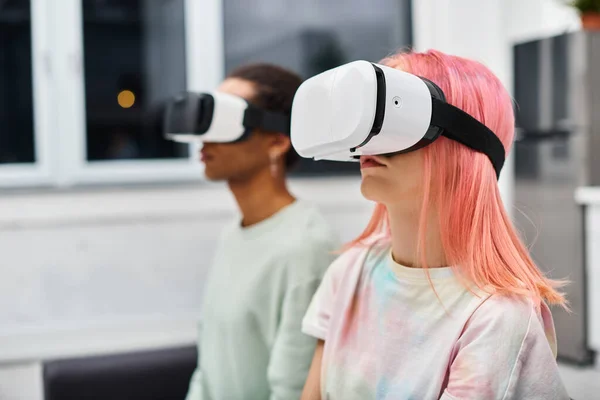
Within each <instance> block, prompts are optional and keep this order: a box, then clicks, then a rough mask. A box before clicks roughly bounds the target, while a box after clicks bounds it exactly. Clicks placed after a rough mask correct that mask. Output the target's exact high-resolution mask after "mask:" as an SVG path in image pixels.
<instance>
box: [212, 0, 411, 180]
mask: <svg viewBox="0 0 600 400" xmlns="http://www.w3.org/2000/svg"><path fill="white" fill-rule="evenodd" d="M223 3H224V26H225V31H224V35H225V68H226V72H229V71H231V70H232V69H233V68H236V67H237V66H239V65H241V64H245V63H248V62H257V61H266V62H271V63H275V64H278V65H281V66H283V67H287V68H290V69H292V70H294V71H295V72H297V73H299V74H300V75H302V76H303V77H304V78H308V77H310V76H312V75H315V74H317V73H320V72H322V71H324V70H327V69H329V68H333V67H336V66H338V65H341V64H344V63H346V62H349V61H354V60H358V59H363V60H369V61H378V60H380V59H382V58H383V57H385V56H386V55H387V54H389V53H391V52H393V51H395V50H397V49H399V48H403V47H407V46H408V45H410V44H411V40H412V39H411V30H412V28H411V25H410V21H411V19H410V12H411V11H410V0H372V1H365V0H328V1H319V2H317V1H309V0H296V1H282V0H253V1H252V2H251V5H249V4H248V3H249V2H248V1H247V0H223ZM323 171H327V172H331V173H336V174H342V173H343V174H346V173H347V174H354V173H358V171H359V167H358V163H351V162H324V161H319V162H314V161H311V160H307V159H302V162H301V165H300V166H299V168H298V169H297V170H296V171H295V173H294V174H295V175H311V174H322V173H323Z"/></svg>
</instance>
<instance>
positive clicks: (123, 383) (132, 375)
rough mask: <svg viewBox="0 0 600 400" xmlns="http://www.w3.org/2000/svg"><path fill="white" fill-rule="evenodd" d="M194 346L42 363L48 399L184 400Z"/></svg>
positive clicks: (194, 359) (192, 364)
mask: <svg viewBox="0 0 600 400" xmlns="http://www.w3.org/2000/svg"><path fill="white" fill-rule="evenodd" d="M196 363H197V351H196V347H195V346H187V347H180V348H171V349H160V350H152V351H142V352H134V353H127V354H114V355H103V356H95V357H84V358H74V359H64V360H53V361H48V362H45V363H44V365H43V381H44V399H45V400H75V399H77V400H137V399H144V400H183V399H184V398H185V396H186V393H187V390H188V386H189V382H190V378H191V376H192V374H193V372H194V369H195V367H196Z"/></svg>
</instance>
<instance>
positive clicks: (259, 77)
mask: <svg viewBox="0 0 600 400" xmlns="http://www.w3.org/2000/svg"><path fill="white" fill-rule="evenodd" d="M227 77H228V78H238V79H243V80H245V81H249V82H252V83H253V84H254V85H255V87H256V96H255V97H254V98H253V99H250V101H251V102H252V104H254V105H256V106H257V107H260V108H262V109H265V110H268V111H273V112H277V113H281V114H284V115H290V114H291V112H292V101H293V100H294V95H295V94H296V90H298V87H299V86H300V84H301V83H302V78H301V77H300V76H299V75H297V74H295V73H294V72H292V71H289V70H287V69H285V68H282V67H279V66H277V65H273V64H268V63H255V64H247V65H243V66H240V67H238V68H236V69H234V70H233V71H231V72H230V73H229V74H228V75H227ZM299 160H300V156H299V155H298V153H296V151H295V150H294V148H293V147H291V146H290V149H289V150H288V152H287V153H286V155H285V167H286V169H287V170H290V169H291V168H293V167H294V166H295V165H296V164H297V163H298V161H299Z"/></svg>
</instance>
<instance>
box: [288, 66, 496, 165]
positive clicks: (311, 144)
mask: <svg viewBox="0 0 600 400" xmlns="http://www.w3.org/2000/svg"><path fill="white" fill-rule="evenodd" d="M440 135H442V136H445V137H447V138H449V139H452V140H455V141H457V142H459V143H461V144H463V145H465V146H467V147H469V148H471V149H473V150H476V151H478V152H481V153H484V154H486V155H487V156H488V158H489V159H490V161H491V162H492V165H493V166H494V169H495V170H496V174H497V176H499V175H500V170H501V169H502V166H503V164H504V158H505V151H504V146H503V145H502V142H500V139H498V137H497V136H496V135H495V134H494V133H493V132H492V131H491V130H490V129H488V128H487V127H486V126H485V125H484V124H482V123H481V122H479V121H477V120H476V119H475V118H473V117H472V116H470V115H469V114H467V113H466V112H464V111H462V110H460V109H459V108H457V107H454V106H452V105H450V104H448V103H446V98H445V96H444V93H443V92H442V90H441V89H440V88H439V87H438V86H437V85H436V84H434V83H433V82H431V81H429V80H427V79H424V78H421V77H418V76H415V75H412V74H409V73H407V72H403V71H399V70H397V69H394V68H390V67H386V66H384V65H379V64H374V63H371V62H368V61H354V62H351V63H348V64H345V65H342V66H340V67H337V68H333V69H331V70H328V71H325V72H323V73H321V74H318V75H316V76H314V77H312V78H310V79H308V80H306V81H305V82H304V83H302V85H301V86H300V88H299V89H298V91H297V92H296V95H295V97H294V102H293V106H292V116H291V141H292V145H293V146H294V148H295V150H296V151H297V152H298V154H299V155H300V156H302V157H305V158H314V159H315V160H333V161H358V159H359V157H360V156H361V155H388V154H398V153H405V152H409V151H414V150H416V149H419V148H422V147H424V146H427V145H428V144H430V143H432V142H433V141H435V140H436V139H437V138H438V137H439V136H440Z"/></svg>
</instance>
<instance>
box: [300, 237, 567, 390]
mask: <svg viewBox="0 0 600 400" xmlns="http://www.w3.org/2000/svg"><path fill="white" fill-rule="evenodd" d="M429 271H430V278H431V282H433V285H434V287H435V290H436V292H437V296H439V299H438V297H437V296H436V293H435V292H434V291H433V290H432V287H431V284H430V281H429V280H428V278H427V275H426V273H425V271H424V270H422V269H417V268H407V267H404V266H401V265H399V264H397V263H395V262H394V261H393V259H392V257H391V251H390V247H389V245H388V244H387V243H385V242H383V243H382V242H381V241H379V242H378V243H377V244H376V245H375V246H372V247H371V249H370V250H367V249H366V248H363V249H357V248H355V249H352V250H349V251H347V252H346V253H344V254H343V255H342V256H340V257H339V258H338V259H337V260H336V261H335V262H334V263H333V264H332V265H331V267H330V268H329V270H328V271H327V273H326V275H325V277H324V280H323V282H322V284H321V286H320V288H319V290H318V291H317V293H316V294H315V297H314V298H313V300H312V303H311V305H310V307H309V310H308V312H307V314H306V316H305V318H304V321H303V332H304V333H306V334H308V335H311V336H314V337H316V338H319V339H322V340H324V341H325V347H324V352H323V361H322V366H321V396H322V398H323V399H324V400H354V399H357V400H358V399H360V400H366V399H378V400H379V399H390V400H391V399H394V400H403V399H413V400H429V399H443V400H451V399H470V400H477V399H482V400H493V399H543V400H552V399H560V400H563V399H568V398H569V396H568V395H567V394H566V391H565V388H564V386H563V384H562V382H561V379H560V377H559V372H558V367H557V363H556V359H555V355H556V338H555V331H554V324H553V321H552V316H551V314H550V311H549V309H548V308H547V306H545V305H543V306H542V308H541V310H537V309H536V307H535V306H534V304H533V302H532V301H529V300H527V299H524V298H516V297H515V298H510V297H506V296H500V295H491V296H490V295H487V294H484V293H481V292H477V291H476V292H475V293H477V295H475V294H474V293H473V292H472V291H469V290H467V289H466V287H465V285H463V284H462V283H461V281H460V280H459V279H458V277H457V276H455V274H454V272H453V270H452V269H451V268H432V269H430V270H429ZM440 300H441V303H440Z"/></svg>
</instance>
